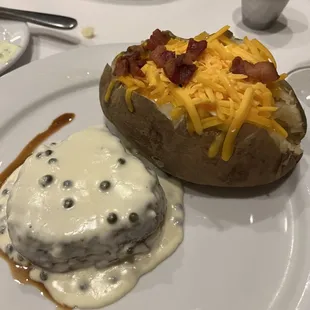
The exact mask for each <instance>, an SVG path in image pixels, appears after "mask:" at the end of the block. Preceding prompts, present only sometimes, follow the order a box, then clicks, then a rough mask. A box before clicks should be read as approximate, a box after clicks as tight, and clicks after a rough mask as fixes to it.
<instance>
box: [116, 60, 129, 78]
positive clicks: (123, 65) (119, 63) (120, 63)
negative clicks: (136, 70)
mask: <svg viewBox="0 0 310 310" xmlns="http://www.w3.org/2000/svg"><path fill="white" fill-rule="evenodd" d="M113 74H114V75H116V76H124V75H128V74H129V61H128V59H126V58H124V57H122V56H120V57H119V58H118V59H117V60H116V63H115V68H114V72H113Z"/></svg>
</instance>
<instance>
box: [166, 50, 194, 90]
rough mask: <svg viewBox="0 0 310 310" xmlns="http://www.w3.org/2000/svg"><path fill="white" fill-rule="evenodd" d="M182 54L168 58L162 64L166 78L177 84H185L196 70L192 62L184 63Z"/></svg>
mask: <svg viewBox="0 0 310 310" xmlns="http://www.w3.org/2000/svg"><path fill="white" fill-rule="evenodd" d="M182 56H183V55H180V56H177V57H176V58H172V59H169V60H168V61H167V62H166V64H165V66H164V72H165V74H166V76H167V77H168V79H169V80H170V81H171V82H172V83H174V84H177V85H186V84H187V83H188V82H189V81H190V79H191V78H192V76H193V75H194V73H195V71H196V70H197V67H196V66H195V65H194V64H186V63H184V57H182Z"/></svg>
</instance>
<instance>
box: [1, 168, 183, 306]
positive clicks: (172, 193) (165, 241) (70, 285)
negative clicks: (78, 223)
mask: <svg viewBox="0 0 310 310" xmlns="http://www.w3.org/2000/svg"><path fill="white" fill-rule="evenodd" d="M17 175H18V171H17V172H14V173H13V174H12V175H11V177H10V178H9V179H8V180H7V182H6V183H5V184H4V185H3V187H2V189H1V192H2V191H3V189H7V190H8V191H10V190H11V189H12V187H13V186H14V183H15V181H16V177H17ZM159 181H160V184H161V186H162V188H163V190H164V192H165V195H166V199H167V211H166V217H165V220H164V225H163V227H162V229H161V230H160V231H159V232H158V234H157V235H156V236H153V237H152V239H153V240H150V238H149V239H147V241H146V242H145V244H146V246H147V247H150V248H149V252H148V253H143V254H135V255H133V256H132V257H130V259H126V260H124V261H123V262H121V263H118V264H116V265H113V266H109V267H106V268H103V269H97V268H95V267H89V268H86V269H79V270H76V271H71V272H66V273H51V272H45V271H44V270H42V269H41V268H37V267H31V268H32V270H31V271H30V277H31V279H33V280H34V281H36V282H41V283H42V284H43V285H44V286H45V288H46V289H47V291H48V292H49V293H50V295H51V296H52V298H53V299H54V300H55V301H57V302H58V303H59V304H63V305H65V306H68V307H72V308H73V307H78V308H100V307H104V306H107V305H109V304H111V303H114V302H115V301H117V300H118V299H120V298H121V297H123V296H124V295H126V294H127V293H128V292H130V291H131V290H132V289H133V288H134V286H135V285H136V284H137V282H138V280H139V278H140V277H141V276H142V275H144V274H145V273H147V272H149V271H151V270H152V269H154V268H155V267H156V266H157V265H158V264H160V263H161V262H162V261H164V260H165V259H166V258H167V257H169V256H170V255H171V254H172V253H173V252H174V251H175V250H176V249H177V247H178V246H179V245H180V243H181V242H182V240H183V222H184V210H183V190H182V186H181V184H180V183H179V182H177V181H175V180H173V179H171V178H168V177H165V176H161V177H159ZM8 197H9V194H5V195H1V197H0V204H1V206H2V207H1V208H0V227H1V226H2V227H5V228H6V227H7V218H6V205H7V200H8ZM0 233H1V230H0ZM10 244H11V240H10V237H9V234H8V231H7V229H5V230H4V231H3V232H2V234H0V249H2V250H3V252H5V253H7V255H8V256H9V257H10V258H11V259H12V260H14V261H15V262H16V263H17V264H20V265H25V266H26V265H28V262H27V260H26V259H24V258H22V257H21V256H20V255H19V254H18V253H17V252H16V251H15V250H14V249H10Z"/></svg>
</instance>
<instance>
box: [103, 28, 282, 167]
mask: <svg viewBox="0 0 310 310" xmlns="http://www.w3.org/2000/svg"><path fill="white" fill-rule="evenodd" d="M228 29H229V26H225V27H223V28H221V29H220V30H219V31H217V32H216V33H214V34H212V35H209V34H207V33H206V32H202V33H201V34H199V35H197V36H196V37H195V40H197V41H199V40H207V42H208V47H207V49H206V50H205V51H204V52H203V53H202V55H201V56H200V58H199V59H198V60H197V61H195V65H196V66H197V70H196V72H195V74H194V76H193V78H192V79H191V81H190V82H189V83H188V84H187V85H186V86H183V87H179V86H178V85H175V84H173V83H171V82H170V80H169V79H168V78H167V77H166V75H165V73H164V71H163V69H160V68H157V66H156V65H155V63H154V62H153V61H151V60H148V61H147V63H146V64H145V65H144V66H143V67H142V69H141V70H142V71H143V73H144V74H145V78H143V79H136V78H134V77H132V76H131V75H129V76H125V77H124V76H122V77H118V80H119V81H120V82H121V83H123V84H124V85H125V86H126V87H127V90H126V95H125V100H126V103H127V105H128V109H129V110H130V111H133V105H132V102H131V95H132V92H133V91H136V92H138V93H140V94H142V95H144V96H146V97H147V98H149V99H151V100H153V101H155V102H156V103H157V104H158V105H164V104H172V105H173V107H174V108H173V109H172V111H171V119H172V120H178V119H180V118H181V117H183V116H185V117H186V119H187V129H188V131H189V132H190V133H196V134H198V135H201V134H202V133H203V131H204V130H209V129H210V128H211V129H212V128H214V129H217V130H219V131H220V134H219V135H217V136H216V138H215V139H214V142H213V143H212V145H211V147H210V148H209V150H208V156H209V157H211V158H213V157H215V156H216V155H217V154H218V153H220V152H221V158H222V159H223V160H225V161H228V160H229V159H230V158H231V156H232V154H233V150H234V144H235V139H236V137H237V135H238V132H239V130H240V128H241V127H242V125H243V124H244V123H249V124H253V125H255V126H258V127H261V128H264V129H266V130H269V131H275V132H277V133H278V134H280V135H282V136H283V137H287V132H286V130H285V129H284V128H283V127H282V126H281V125H280V124H279V123H277V122H276V120H275V119H274V118H273V114H274V112H275V111H277V107H276V105H275V102H274V97H275V95H274V94H275V92H276V90H277V82H278V81H280V80H283V79H285V78H286V75H285V74H281V75H280V78H279V79H278V81H276V82H273V83H272V84H270V85H266V84H263V83H261V82H253V81H250V80H249V79H248V77H247V76H246V75H244V74H233V73H231V72H230V68H231V64H232V60H233V59H234V58H235V57H237V56H239V57H241V58H242V59H244V60H247V61H249V62H251V63H253V64H255V63H257V62H260V61H270V62H272V63H273V64H274V65H275V66H276V61H275V59H274V57H273V56H272V54H271V53H270V51H269V50H268V49H267V48H266V47H265V46H264V45H263V44H262V43H260V42H259V41H258V40H256V39H252V40H251V39H249V38H248V37H245V38H244V40H243V41H242V43H239V42H235V41H233V40H232V39H230V38H228V37H227V36H225V33H226V31H227V30H228ZM187 45H188V42H187V41H186V40H183V39H177V38H172V39H170V40H169V42H168V43H167V44H166V48H167V50H169V51H173V52H175V53H176V54H177V55H180V54H182V53H184V52H186V49H187ZM113 83H115V81H114V82H112V83H111V84H110V85H109V87H108V90H107V92H106V96H105V100H106V101H108V98H109V96H110V95H111V92H112V89H113V87H114V84H113Z"/></svg>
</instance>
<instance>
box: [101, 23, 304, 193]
mask: <svg viewBox="0 0 310 310" xmlns="http://www.w3.org/2000/svg"><path fill="white" fill-rule="evenodd" d="M228 29H229V27H228V26H225V27H223V28H222V29H220V30H219V31H218V32H216V33H214V34H212V35H209V34H207V33H206V32H203V33H201V34H200V35H198V36H196V37H195V38H192V39H189V40H186V39H182V38H179V37H176V36H174V35H173V34H172V33H171V32H168V31H164V32H162V31H160V30H156V31H154V32H153V34H152V36H151V37H150V39H148V40H146V41H143V42H142V44H141V45H140V46H133V47H129V48H128V50H127V51H125V52H123V53H121V54H119V55H117V57H116V58H115V60H114V61H113V63H112V66H110V65H108V64H107V65H106V67H105V68H104V71H103V74H102V77H101V80H100V103H101V107H102V111H103V113H104V115H105V116H106V118H107V119H108V120H109V121H110V122H112V123H113V124H114V126H115V127H116V128H117V130H118V131H119V132H120V134H121V135H123V136H124V137H125V138H126V139H127V140H128V141H129V142H130V143H131V144H132V146H133V147H134V148H136V149H137V150H138V151H139V153H140V154H142V155H143V156H144V157H145V158H147V159H148V160H149V161H151V162H152V163H153V164H155V165H156V166H157V167H159V168H160V169H162V170H163V171H165V172H166V173H168V174H170V175H172V176H174V177H177V178H179V179H182V180H185V181H188V182H191V183H195V184H202V185H212V186H221V187H253V186H258V185H264V184H268V183H271V182H274V181H276V180H278V179H280V178H282V177H283V176H285V175H286V174H288V173H289V172H290V171H292V169H294V167H295V166H296V164H297V163H298V162H299V160H300V159H301V157H302V155H303V151H302V149H301V147H300V142H301V140H302V139H303V137H304V136H305V133H306V128H307V121H306V116H305V113H304V111H303V108H302V106H301V104H300V103H299V101H298V99H297V97H296V95H295V93H294V91H293V89H292V88H291V87H290V85H289V84H288V83H287V82H286V81H285V77H286V75H285V74H282V75H278V73H277V69H276V62H275V60H274V58H273V56H272V55H271V53H270V52H269V51H268V50H267V49H266V48H265V47H264V46H263V45H262V44H261V43H260V42H259V41H257V40H255V39H254V40H250V39H248V38H247V37H245V38H244V39H243V40H240V39H235V38H234V37H233V35H232V33H231V32H230V31H229V30H228Z"/></svg>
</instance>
